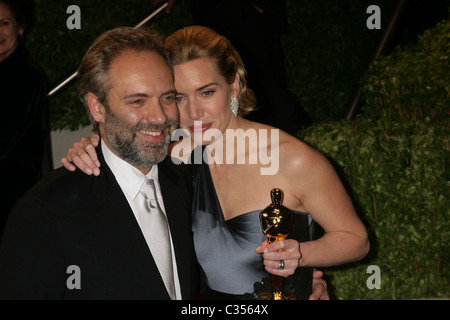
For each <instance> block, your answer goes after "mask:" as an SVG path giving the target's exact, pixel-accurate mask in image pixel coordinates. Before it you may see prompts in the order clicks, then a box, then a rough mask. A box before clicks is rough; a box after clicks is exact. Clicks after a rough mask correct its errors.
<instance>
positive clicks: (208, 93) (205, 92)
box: [202, 90, 214, 97]
mask: <svg viewBox="0 0 450 320" xmlns="http://www.w3.org/2000/svg"><path fill="white" fill-rule="evenodd" d="M213 93H214V90H207V91H203V92H202V95H203V96H206V97H207V96H211V95H212V94H213Z"/></svg>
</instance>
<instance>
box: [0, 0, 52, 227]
mask: <svg viewBox="0 0 450 320" xmlns="http://www.w3.org/2000/svg"><path fill="white" fill-rule="evenodd" d="M32 21H33V4H32V2H30V1H23V0H0V106H1V107H2V110H3V116H2V117H1V125H0V127H1V129H0V177H1V189H2V191H1V202H0V203H1V204H0V235H1V232H2V230H3V226H4V224H5V221H6V219H7V216H8V214H9V211H10V210H11V208H12V206H13V205H14V203H15V202H16V201H17V200H18V199H19V198H20V197H21V196H22V195H23V194H24V193H25V192H26V191H27V190H29V189H30V188H31V187H32V186H33V185H34V184H36V182H38V181H39V180H40V179H41V178H42V177H43V176H44V175H45V174H46V173H48V172H49V171H50V170H51V169H52V161H51V159H52V158H51V151H50V150H51V148H50V129H49V122H48V101H47V98H46V95H47V86H46V79H45V75H44V73H43V71H42V70H41V68H40V67H39V66H38V65H37V64H36V63H35V62H33V60H32V59H31V57H30V56H29V55H28V53H27V50H26V48H25V43H24V40H23V38H24V35H25V33H26V31H27V30H28V29H29V28H30V26H31V24H32Z"/></svg>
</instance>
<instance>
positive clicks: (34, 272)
mask: <svg viewBox="0 0 450 320" xmlns="http://www.w3.org/2000/svg"><path fill="white" fill-rule="evenodd" d="M66 276H67V274H66V270H64V259H63V252H62V247H61V244H60V240H59V239H58V235H57V232H56V228H55V227H54V224H53V221H52V219H51V218H50V215H49V213H48V211H47V209H46V208H45V206H44V205H43V204H42V203H41V201H39V200H38V199H37V198H34V197H25V198H23V199H22V200H21V201H19V202H18V203H17V205H16V206H15V207H14V208H13V210H12V211H11V214H10V217H9V220H8V222H7V224H6V226H5V229H4V231H3V234H2V239H1V242H0V300H2V299H33V300H35V299H62V298H63V297H64V292H65V285H66Z"/></svg>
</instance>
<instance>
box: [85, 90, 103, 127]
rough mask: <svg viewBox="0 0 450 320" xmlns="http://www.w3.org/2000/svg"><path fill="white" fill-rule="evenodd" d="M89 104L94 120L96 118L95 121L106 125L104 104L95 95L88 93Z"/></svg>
mask: <svg viewBox="0 0 450 320" xmlns="http://www.w3.org/2000/svg"><path fill="white" fill-rule="evenodd" d="M87 103H88V106H89V112H90V113H91V115H92V118H94V120H95V121H97V122H98V123H104V122H105V113H106V109H105V107H104V106H103V104H102V103H101V102H100V101H99V100H98V97H97V96H96V95H95V94H93V93H91V92H88V94H87Z"/></svg>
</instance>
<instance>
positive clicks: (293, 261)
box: [256, 239, 302, 277]
mask: <svg viewBox="0 0 450 320" xmlns="http://www.w3.org/2000/svg"><path fill="white" fill-rule="evenodd" d="M256 253H262V254H263V258H264V266H265V268H266V270H267V272H269V273H271V274H276V275H279V276H283V277H288V276H290V275H293V274H294V272H295V270H296V269H297V268H298V266H299V261H300V259H301V257H302V253H301V251H300V243H299V242H298V241H297V240H293V239H288V240H281V241H276V242H274V243H272V244H269V243H268V241H267V240H266V241H263V242H262V243H261V244H260V245H259V247H258V248H257V249H256ZM280 261H282V263H281V262H280ZM283 263H284V268H283V269H281V268H280V264H283Z"/></svg>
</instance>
